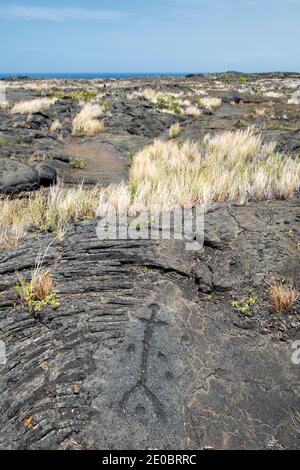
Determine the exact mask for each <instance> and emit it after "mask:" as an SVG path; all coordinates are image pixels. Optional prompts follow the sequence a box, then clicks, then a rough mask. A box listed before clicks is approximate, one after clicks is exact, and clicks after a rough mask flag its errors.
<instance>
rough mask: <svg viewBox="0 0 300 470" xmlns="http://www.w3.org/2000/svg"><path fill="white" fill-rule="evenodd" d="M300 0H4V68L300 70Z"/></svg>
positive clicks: (0, 8) (0, 21)
mask: <svg viewBox="0 0 300 470" xmlns="http://www.w3.org/2000/svg"><path fill="white" fill-rule="evenodd" d="M299 46H300V0H148V1H147V0H98V1H96V0H85V1H83V0H72V1H71V0H60V1H58V0H53V1H49V0H45V1H42V0H28V1H27V0H25V1H20V0H15V1H14V0H12V1H7V0H0V73H6V72H9V73H16V72H32V73H34V72H35V73H37V72H41V73H46V72H48V73H50V72H213V71H225V70H241V71H245V72H247V71H271V70H293V71H300V47H299Z"/></svg>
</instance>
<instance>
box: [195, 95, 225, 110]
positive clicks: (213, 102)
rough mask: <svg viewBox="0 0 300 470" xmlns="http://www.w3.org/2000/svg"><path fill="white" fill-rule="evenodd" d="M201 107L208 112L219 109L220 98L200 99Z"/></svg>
mask: <svg viewBox="0 0 300 470" xmlns="http://www.w3.org/2000/svg"><path fill="white" fill-rule="evenodd" d="M200 103H201V105H202V106H203V107H204V108H206V109H208V110H209V111H212V110H213V109H215V108H219V107H220V106H221V104H222V100H221V98H210V97H208V96H207V97H204V98H201V100H200Z"/></svg>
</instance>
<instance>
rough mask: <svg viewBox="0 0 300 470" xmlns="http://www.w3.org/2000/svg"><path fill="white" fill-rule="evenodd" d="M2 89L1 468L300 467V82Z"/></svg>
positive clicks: (206, 78)
mask: <svg viewBox="0 0 300 470" xmlns="http://www.w3.org/2000/svg"><path fill="white" fill-rule="evenodd" d="M0 83H1V87H3V89H5V93H6V101H5V102H4V101H3V102H0V341H1V342H2V344H4V345H5V352H6V361H4V360H3V361H2V363H1V362H0V449H18V450H21V449H75V450H76V449H79V450H80V449H82V450H84V449H104V450H106V449H162V450H168V449H192V450H194V449H299V447H300V401H299V372H300V365H299V361H298V360H297V359H298V358H299V354H298V355H297V351H296V350H295V348H296V346H297V344H298V348H299V344H300V343H297V341H300V297H299V290H300V270H299V255H300V210H299V207H300V205H299V189H300V74H296V73H294V74H293V73H265V74H242V73H237V72H228V73H224V74H212V75H189V76H187V77H182V78H180V77H176V78H172V77H167V78H146V77H144V78H135V79H134V78H133V79H114V80H113V79H110V80H108V79H107V80H104V79H95V80H78V79H64V80H62V79H61V80H58V79H57V80H55V79H53V80H50V79H47V80H44V79H30V78H26V77H23V78H19V79H18V78H15V79H13V78H11V79H5V80H1V81H0ZM185 204H191V205H194V206H195V205H196V204H202V205H203V207H204V210H205V223H204V246H203V248H201V249H200V248H199V249H198V250H196V251H189V250H186V244H185V242H184V240H182V241H181V240H174V239H171V240H163V239H155V240H153V239H151V238H150V237H149V239H138V238H137V239H131V240H116V239H112V240H110V239H107V240H101V239H99V237H98V236H97V230H96V229H97V224H98V220H99V219H101V218H102V217H110V215H111V214H112V211H113V210H117V211H119V212H120V211H121V210H126V211H129V212H130V213H131V214H136V213H138V212H139V211H140V210H141V208H142V207H145V208H146V209H147V210H151V208H152V207H153V206H155V205H157V206H158V207H159V209H160V210H168V209H170V208H173V207H177V206H178V207H182V206H183V205H185ZM295 345H296V346H295ZM0 357H1V356H0Z"/></svg>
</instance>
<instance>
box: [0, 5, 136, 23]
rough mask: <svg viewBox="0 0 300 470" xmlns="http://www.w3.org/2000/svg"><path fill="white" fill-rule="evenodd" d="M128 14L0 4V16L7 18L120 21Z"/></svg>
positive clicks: (111, 11)
mask: <svg viewBox="0 0 300 470" xmlns="http://www.w3.org/2000/svg"><path fill="white" fill-rule="evenodd" d="M126 16H128V15H127V14H126V13H123V12H119V11H114V10H89V9H85V8H73V7H70V8H65V7H62V8H59V7H57V8H47V7H33V6H24V5H3V6H0V18H2V19H7V20H31V21H34V20H36V21H68V20H75V21H79V20H81V21H84V20H93V21H120V20H122V19H124V18H125V17H126Z"/></svg>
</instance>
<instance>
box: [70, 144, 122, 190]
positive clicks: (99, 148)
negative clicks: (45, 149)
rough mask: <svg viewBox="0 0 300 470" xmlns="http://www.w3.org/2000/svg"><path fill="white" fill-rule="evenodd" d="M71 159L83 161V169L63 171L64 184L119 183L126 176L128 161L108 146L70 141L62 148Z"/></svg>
mask: <svg viewBox="0 0 300 470" xmlns="http://www.w3.org/2000/svg"><path fill="white" fill-rule="evenodd" d="M64 153H66V154H67V155H68V156H69V157H70V158H71V159H73V160H76V159H79V160H83V161H84V162H85V168H83V169H75V171H63V172H62V178H63V179H64V181H65V183H66V184H76V183H81V182H84V184H86V185H95V184H99V183H100V184H103V185H109V184H111V183H120V182H121V181H123V180H124V179H127V176H128V161H126V160H125V159H124V158H122V157H121V155H120V153H119V152H118V151H117V150H116V149H115V148H113V147H112V146H111V145H109V144H105V143H99V142H97V141H85V142H82V143H81V142H78V141H72V142H69V143H67V144H66V145H65V146H64Z"/></svg>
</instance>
